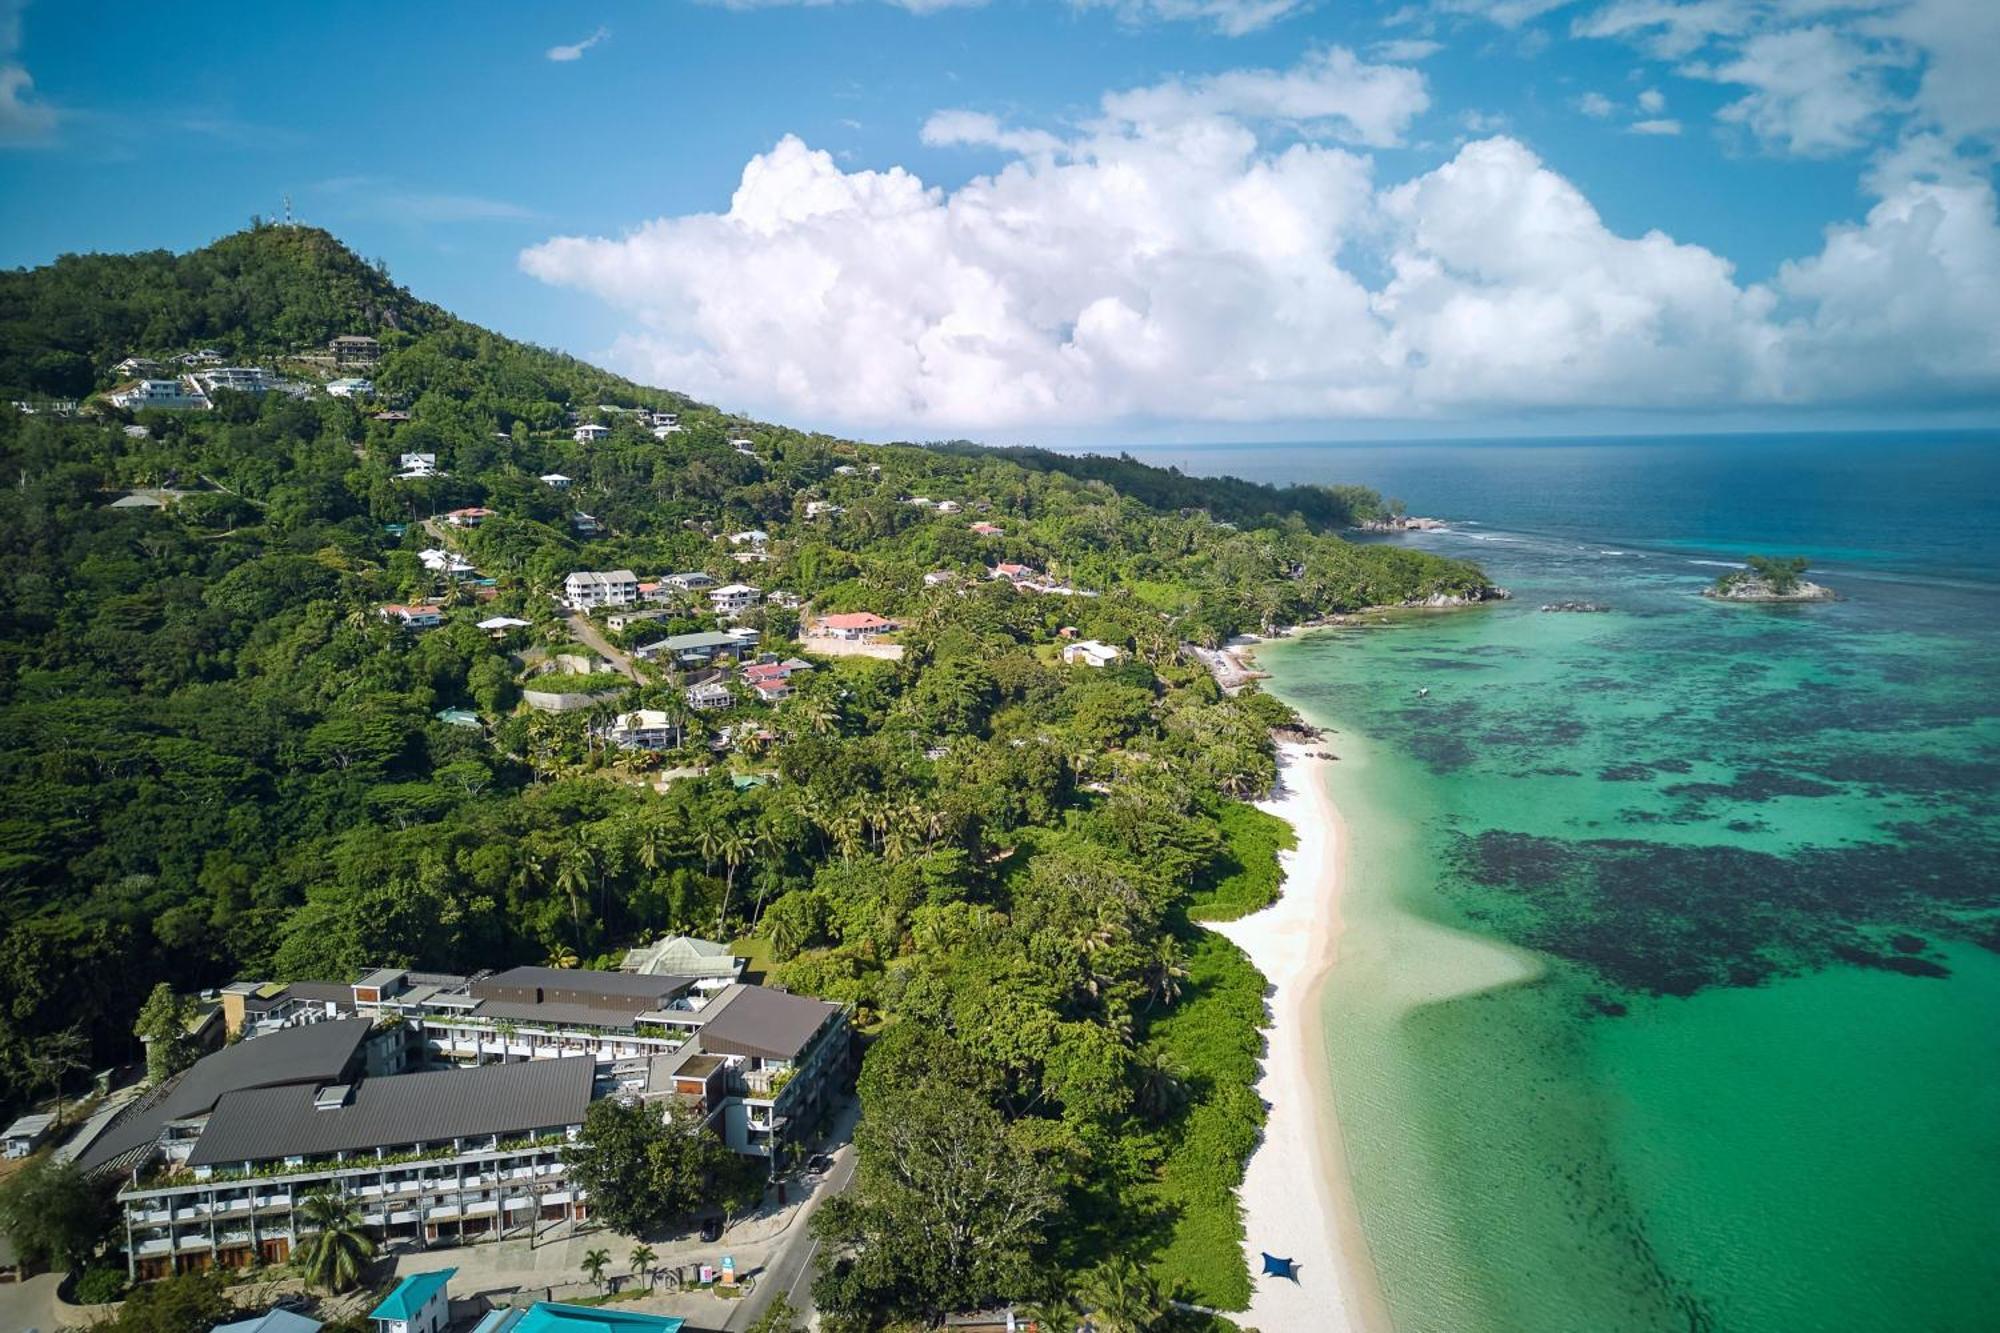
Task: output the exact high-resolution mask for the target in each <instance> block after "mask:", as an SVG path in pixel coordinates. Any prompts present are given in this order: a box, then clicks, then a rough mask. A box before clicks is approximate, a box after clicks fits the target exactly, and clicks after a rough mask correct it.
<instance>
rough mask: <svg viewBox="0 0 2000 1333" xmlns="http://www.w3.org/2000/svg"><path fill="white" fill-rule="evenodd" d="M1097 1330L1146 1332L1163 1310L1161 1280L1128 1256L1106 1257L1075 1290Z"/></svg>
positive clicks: (1091, 1323) (1122, 1332)
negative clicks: (1154, 1277) (1155, 1279)
mask: <svg viewBox="0 0 2000 1333" xmlns="http://www.w3.org/2000/svg"><path fill="white" fill-rule="evenodd" d="M1077 1294H1078V1295H1079V1296H1081V1297H1082V1298H1083V1303H1084V1305H1085V1306H1086V1307H1087V1308H1088V1309H1089V1310H1090V1325H1091V1327H1092V1328H1094V1329H1096V1330H1097V1333H1146V1330H1148V1329H1150V1328H1153V1327H1154V1326H1155V1325H1156V1324H1158V1323H1159V1321H1160V1317H1161V1316H1162V1315H1163V1314H1165V1313H1166V1311H1165V1308H1164V1306H1163V1304H1162V1302H1161V1300H1160V1284H1159V1283H1157V1282H1155V1281H1153V1279H1152V1278H1150V1277H1148V1276H1147V1275H1146V1270H1145V1269H1143V1268H1141V1267H1139V1265H1138V1264H1136V1263H1134V1262H1133V1261H1132V1260H1131V1259H1130V1258H1129V1257H1128V1256H1125V1255H1119V1256H1118V1257H1117V1258H1115V1259H1107V1260H1105V1261H1104V1262H1103V1263H1101V1264H1099V1265H1097V1266H1096V1267H1095V1268H1093V1269H1091V1270H1090V1271H1089V1272H1088V1273H1085V1274H1084V1276H1083V1285H1082V1287H1081V1289H1080V1290H1079V1291H1078V1293H1077Z"/></svg>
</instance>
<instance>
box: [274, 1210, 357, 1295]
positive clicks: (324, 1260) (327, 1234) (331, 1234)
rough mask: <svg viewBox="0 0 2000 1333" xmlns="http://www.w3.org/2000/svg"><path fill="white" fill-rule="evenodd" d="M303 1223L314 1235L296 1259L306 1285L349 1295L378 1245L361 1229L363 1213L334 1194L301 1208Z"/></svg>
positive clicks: (305, 1241)
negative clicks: (346, 1292)
mask: <svg viewBox="0 0 2000 1333" xmlns="http://www.w3.org/2000/svg"><path fill="white" fill-rule="evenodd" d="M299 1220H300V1222H302V1223H303V1224H304V1225H305V1226H307V1227H310V1228H312V1233H313V1234H311V1235H310V1236H307V1237H305V1238H304V1240H303V1241H302V1242H301V1243H300V1245H299V1248H298V1250H297V1251H296V1252H295V1253H294V1254H293V1256H292V1263H293V1264H294V1265H295V1266H296V1267H297V1268H298V1270H299V1272H300V1274H301V1275H302V1276H303V1277H304V1278H305V1282H306V1285H307V1286H309V1287H318V1288H320V1289H321V1290H322V1291H346V1290H348V1289H349V1288H350V1287H352V1286H353V1285H354V1284H355V1283H356V1282H358V1281H360V1279H361V1270H362V1269H363V1268H364V1267H366V1266H367V1263H368V1261H369V1260H370V1259H371V1258H373V1257H374V1255H375V1241H374V1238H373V1237H371V1236H369V1234H368V1233H367V1232H366V1231H364V1230H362V1229H361V1212H360V1210H359V1209H357V1208H356V1207H355V1206H354V1205H353V1203H351V1202H350V1201H349V1200H348V1198H347V1196H346V1195H344V1194H340V1193H337V1192H335V1191H332V1190H325V1191H322V1192H320V1193H318V1194H314V1195H310V1196H308V1197H307V1199H306V1201H305V1202H304V1203H303V1204H301V1205H300V1206H299Z"/></svg>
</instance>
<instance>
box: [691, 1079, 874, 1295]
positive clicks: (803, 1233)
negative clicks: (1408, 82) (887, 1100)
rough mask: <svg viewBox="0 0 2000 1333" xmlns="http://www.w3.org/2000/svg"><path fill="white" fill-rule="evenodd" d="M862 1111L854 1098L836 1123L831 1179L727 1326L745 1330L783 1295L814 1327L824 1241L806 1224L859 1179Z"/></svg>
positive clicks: (772, 1256)
mask: <svg viewBox="0 0 2000 1333" xmlns="http://www.w3.org/2000/svg"><path fill="white" fill-rule="evenodd" d="M859 1114H860V1106H859V1104H858V1103H856V1102H854V1101H852V1100H850V1101H849V1102H848V1103H847V1105H846V1106H845V1107H844V1108H843V1109H842V1110H841V1112H840V1114H839V1116H838V1117H837V1118H836V1119H835V1121H834V1131H833V1139H834V1140H835V1141H836V1142H838V1143H839V1144H840V1147H839V1148H837V1149H835V1150H834V1152H833V1170H831V1171H829V1172H827V1174H826V1179H825V1180H823V1181H821V1182H820V1184H819V1186H818V1187H817V1188H816V1189H814V1190H813V1193H812V1198H811V1199H809V1200H808V1201H807V1203H806V1205H805V1206H804V1207H803V1208H801V1209H800V1210H799V1216H798V1220H796V1221H795V1222H793V1223H792V1226H791V1229H790V1230H788V1231H786V1232H785V1234H784V1235H783V1236H782V1237H781V1238H780V1239H779V1241H778V1243H777V1245H776V1246H774V1247H773V1249H772V1250H771V1252H770V1254H769V1255H768V1256H766V1258H765V1260H764V1266H763V1268H762V1269H761V1270H760V1271H759V1272H758V1274H757V1288H756V1290H755V1291H752V1292H751V1293H750V1295H749V1296H747V1297H746V1298H744V1299H743V1300H742V1301H741V1302H739V1303H738V1304H737V1307H736V1308H735V1309H734V1310H732V1311H731V1312H730V1315H729V1319H728V1321H727V1322H725V1323H724V1324H723V1326H722V1327H723V1328H724V1329H725V1330H736V1329H746V1328H749V1327H750V1326H751V1325H752V1324H754V1323H756V1322H757V1321H758V1320H759V1319H761V1318H763V1316H764V1311H766V1310H768V1309H769V1308H770V1307H771V1302H772V1301H773V1300H775V1299H777V1298H778V1297H779V1296H783V1297H784V1298H785V1299H786V1300H788V1301H790V1302H791V1303H792V1308H793V1309H794V1310H796V1311H797V1312H798V1313H797V1314H796V1315H795V1316H794V1318H795V1320H796V1322H797V1323H798V1324H799V1325H800V1326H803V1327H807V1328H810V1327H812V1325H811V1323H810V1322H809V1321H810V1320H811V1318H812V1315H813V1312H814V1306H813V1278H814V1275H815V1273H816V1272H817V1269H816V1268H815V1266H814V1264H813V1260H814V1259H815V1258H817V1257H818V1254H819V1242H818V1241H817V1240H815V1239H814V1238H813V1235H812V1228H811V1227H810V1226H809V1225H807V1224H808V1223H809V1222H810V1221H811V1220H812V1215H813V1214H814V1213H815V1212H817V1211H818V1210H819V1206H820V1205H821V1204H823V1203H825V1202H826V1201H827V1200H828V1199H831V1198H832V1197H833V1196H834V1195H836V1194H839V1193H841V1192H842V1191H843V1190H845V1189H846V1188H847V1187H848V1186H849V1185H850V1184H852V1183H853V1181H854V1162H855V1157H854V1141H853V1140H854V1121H855V1119H856V1118H857V1117H858V1116H859Z"/></svg>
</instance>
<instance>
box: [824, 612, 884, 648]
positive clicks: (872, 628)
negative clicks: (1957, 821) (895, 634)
mask: <svg viewBox="0 0 2000 1333" xmlns="http://www.w3.org/2000/svg"><path fill="white" fill-rule="evenodd" d="M894 628H896V622H895V621H893V620H884V619H883V618H882V617H881V616H878V615H876V614H875V613H874V612H873V611H842V612H840V613H839V614H837V615H831V616H821V617H820V620H819V632H820V633H821V634H825V635H829V636H831V637H833V638H836V639H847V640H850V641H852V642H855V643H863V642H866V641H867V640H869V639H872V638H874V637H875V636H876V635H878V634H885V633H887V632H888V631H890V630H892V629H894Z"/></svg>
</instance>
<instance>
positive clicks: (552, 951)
mask: <svg viewBox="0 0 2000 1333" xmlns="http://www.w3.org/2000/svg"><path fill="white" fill-rule="evenodd" d="M581 961H582V960H581V959H579V958H578V957H577V956H576V950H574V949H572V948H570V947H569V946H568V945H567V944H564V943H563V942H562V941H561V940H558V941H556V942H555V943H554V944H551V945H550V946H549V956H548V958H546V959H545V960H544V965H545V966H548V967H560V968H572V967H576V966H577V965H578V964H579V963H581Z"/></svg>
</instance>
